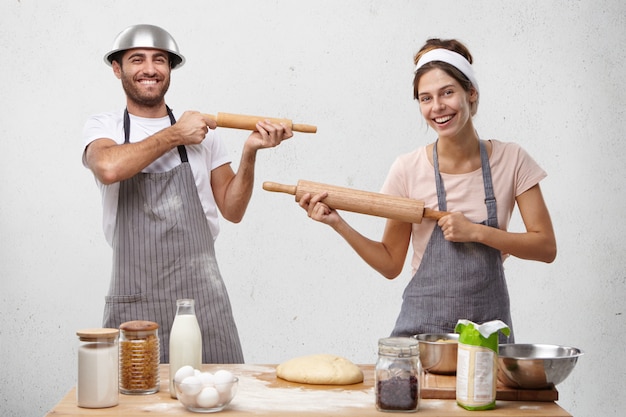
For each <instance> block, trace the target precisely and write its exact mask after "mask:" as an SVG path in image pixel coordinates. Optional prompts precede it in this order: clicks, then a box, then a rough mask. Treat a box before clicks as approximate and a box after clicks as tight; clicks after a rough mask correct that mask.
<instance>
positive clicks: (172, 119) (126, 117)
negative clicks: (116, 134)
mask: <svg viewBox="0 0 626 417" xmlns="http://www.w3.org/2000/svg"><path fill="white" fill-rule="evenodd" d="M165 108H166V109H167V115H168V117H169V118H170V124H172V125H173V124H174V123H176V118H175V117H174V113H172V110H171V109H170V108H169V106H167V105H166V106H165ZM124 143H130V116H129V115H128V108H125V109H124ZM178 155H180V160H181V162H183V163H184V162H189V159H188V157H187V149H185V146H184V145H178Z"/></svg>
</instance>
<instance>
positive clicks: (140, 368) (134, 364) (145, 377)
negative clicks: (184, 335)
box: [120, 320, 161, 394]
mask: <svg viewBox="0 0 626 417" xmlns="http://www.w3.org/2000/svg"><path fill="white" fill-rule="evenodd" d="M158 329H159V325H158V324H156V323H155V322H152V321H144V320H134V321H127V322H126V323H122V325H121V326H120V392H121V393H122V394H154V393H155V392H158V391H159V382H160V381H159V361H160V354H161V353H160V346H159V334H158Z"/></svg>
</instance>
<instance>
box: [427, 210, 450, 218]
mask: <svg viewBox="0 0 626 417" xmlns="http://www.w3.org/2000/svg"><path fill="white" fill-rule="evenodd" d="M448 214H450V213H449V212H447V211H437V210H433V209H429V208H425V209H424V215H423V216H422V217H425V218H427V219H433V220H439V219H440V218H442V217H443V216H447V215H448Z"/></svg>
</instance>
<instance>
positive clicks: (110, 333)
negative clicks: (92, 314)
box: [76, 328, 120, 340]
mask: <svg viewBox="0 0 626 417" xmlns="http://www.w3.org/2000/svg"><path fill="white" fill-rule="evenodd" d="M119 333H120V331H119V330H118V329H107V328H97V329H82V330H78V331H77V332H76V335H77V336H78V337H80V339H81V340H98V339H115V338H116V337H117V336H118V335H119Z"/></svg>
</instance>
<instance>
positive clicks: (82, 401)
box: [76, 329, 119, 408]
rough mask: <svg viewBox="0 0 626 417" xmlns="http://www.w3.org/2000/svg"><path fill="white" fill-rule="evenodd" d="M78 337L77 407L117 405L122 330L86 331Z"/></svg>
mask: <svg viewBox="0 0 626 417" xmlns="http://www.w3.org/2000/svg"><path fill="white" fill-rule="evenodd" d="M76 335H77V336H78V340H79V346H78V382H77V384H76V403H77V405H78V406H79V407H85V408H105V407H113V406H115V405H117V404H118V402H119V394H118V385H117V380H118V363H119V348H118V336H119V330H117V329H84V330H79V331H77V332H76Z"/></svg>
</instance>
